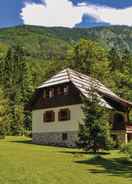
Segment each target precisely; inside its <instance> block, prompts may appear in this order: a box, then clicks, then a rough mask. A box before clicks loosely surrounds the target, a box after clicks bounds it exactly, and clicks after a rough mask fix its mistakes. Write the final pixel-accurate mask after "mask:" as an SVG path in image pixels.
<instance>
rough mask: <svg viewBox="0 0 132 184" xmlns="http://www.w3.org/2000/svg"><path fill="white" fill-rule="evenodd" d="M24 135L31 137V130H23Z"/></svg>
mask: <svg viewBox="0 0 132 184" xmlns="http://www.w3.org/2000/svg"><path fill="white" fill-rule="evenodd" d="M24 135H25V136H26V137H30V138H32V131H30V130H25V132H24Z"/></svg>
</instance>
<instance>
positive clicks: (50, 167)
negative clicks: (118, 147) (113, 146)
mask: <svg viewBox="0 0 132 184" xmlns="http://www.w3.org/2000/svg"><path fill="white" fill-rule="evenodd" d="M131 183H132V163H131V162H128V161H126V160H125V155H123V154H121V153H119V151H112V152H111V153H110V154H102V155H101V158H100V159H99V158H95V157H94V156H93V155H92V154H84V153H82V152H80V151H79V150H77V149H67V148H57V147H49V146H39V145H33V144H31V142H30V139H27V138H24V137H7V138H6V139H5V140H0V184H131Z"/></svg>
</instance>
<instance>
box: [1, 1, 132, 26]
mask: <svg viewBox="0 0 132 184" xmlns="http://www.w3.org/2000/svg"><path fill="white" fill-rule="evenodd" d="M23 24H27V25H37V26H47V27H53V26H57V27H69V28H73V27H95V26H109V25H127V26H132V0H1V1H0V28H3V27H10V26H16V25H23Z"/></svg>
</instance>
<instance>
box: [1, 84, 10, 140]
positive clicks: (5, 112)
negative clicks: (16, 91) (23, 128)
mask: <svg viewBox="0 0 132 184" xmlns="http://www.w3.org/2000/svg"><path fill="white" fill-rule="evenodd" d="M9 133H10V112H9V106H8V100H7V98H5V96H4V93H3V90H2V88H0V138H4V137H5V135H7V134H9Z"/></svg>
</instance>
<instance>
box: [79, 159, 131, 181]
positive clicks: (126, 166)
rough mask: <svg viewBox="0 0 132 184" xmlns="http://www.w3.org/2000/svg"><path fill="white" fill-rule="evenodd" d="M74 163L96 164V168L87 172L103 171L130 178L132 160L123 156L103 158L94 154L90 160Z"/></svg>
mask: <svg viewBox="0 0 132 184" xmlns="http://www.w3.org/2000/svg"><path fill="white" fill-rule="evenodd" d="M76 163H78V164H87V165H95V166H97V169H89V170H88V172H90V173H101V174H102V173H103V174H108V175H113V176H121V177H131V178H132V162H131V161H128V160H126V159H125V158H124V157H122V158H114V159H105V158H103V157H101V156H98V157H96V156H95V157H93V158H92V159H90V160H82V161H76ZM98 167H101V168H98Z"/></svg>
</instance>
